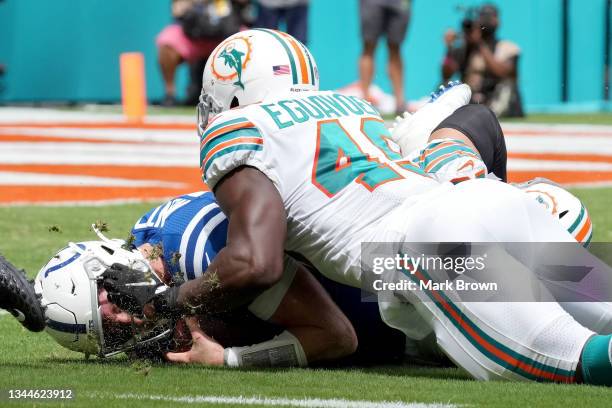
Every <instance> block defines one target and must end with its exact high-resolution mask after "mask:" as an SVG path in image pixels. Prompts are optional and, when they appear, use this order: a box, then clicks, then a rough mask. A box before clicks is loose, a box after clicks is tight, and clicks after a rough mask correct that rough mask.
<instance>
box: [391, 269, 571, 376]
mask: <svg viewBox="0 0 612 408" xmlns="http://www.w3.org/2000/svg"><path fill="white" fill-rule="evenodd" d="M419 271H420V272H421V273H422V274H423V275H424V276H425V278H426V279H429V280H431V281H434V280H433V279H431V277H430V276H429V275H428V274H427V272H425V271H424V270H422V269H420V270H419ZM402 272H403V273H404V274H405V275H406V276H408V277H409V278H410V279H412V280H413V281H415V282H416V283H417V284H418V282H419V281H418V278H417V277H416V276H414V275H412V274H411V273H410V272H409V271H408V272H406V271H405V270H404V271H402ZM434 282H435V281H434ZM423 290H424V291H425V293H426V294H427V296H428V297H429V298H430V299H431V300H432V301H433V302H434V304H435V305H436V306H437V307H438V308H439V309H440V310H441V311H442V313H444V315H445V316H446V317H447V318H448V319H449V320H450V321H451V322H452V323H453V325H454V326H455V327H456V328H457V329H459V331H461V333H462V334H463V335H464V336H465V338H466V339H467V340H468V341H469V342H470V343H471V344H472V345H473V346H474V347H476V348H477V349H478V350H479V351H480V352H481V353H483V354H484V355H486V356H487V357H488V358H489V359H491V360H492V361H495V362H496V363H497V364H499V365H500V366H502V367H505V368H507V369H509V370H511V371H513V372H515V373H517V374H519V375H521V376H523V377H526V378H530V379H532V380H543V378H541V377H539V376H537V375H535V374H532V373H529V372H527V371H525V370H523V369H522V368H519V367H516V366H514V365H511V364H509V363H507V362H506V361H504V360H502V359H501V358H499V357H497V356H496V355H495V354H493V353H491V352H490V351H488V350H486V349H484V348H483V347H482V346H481V345H480V343H478V341H477V340H476V339H475V338H473V337H472V335H470V334H469V333H468V332H467V331H466V330H465V329H464V328H463V327H462V326H461V324H460V323H459V322H457V321H456V320H455V319H454V317H453V316H452V315H451V314H450V313H449V312H448V311H447V310H446V309H444V307H442V305H441V304H440V303H439V301H437V300H436V299H435V297H434V296H433V294H431V291H429V290H426V289H423ZM436 292H438V294H439V295H440V296H441V297H442V298H443V299H444V301H445V302H446V303H448V304H449V306H450V307H451V309H453V311H454V312H455V313H456V314H457V315H459V318H460V319H461V321H463V322H465V323H466V324H467V325H468V326H470V328H471V329H472V330H474V331H475V332H476V333H477V334H478V335H479V336H480V337H482V338H483V339H484V340H485V341H486V342H487V343H489V344H491V345H492V346H494V347H495V348H497V349H499V350H501V351H503V352H504V353H505V354H507V355H509V356H511V357H513V358H514V359H516V360H518V361H521V362H523V363H525V364H527V365H529V366H531V367H534V368H537V369H539V370H542V371H546V372H548V373H551V374H555V375H561V376H566V377H569V378H573V377H574V375H575V373H576V372H575V371H574V370H571V371H568V370H564V369H560V368H557V367H552V366H548V365H546V364H544V363H540V362H538V361H535V360H532V359H531V358H529V357H527V356H524V355H522V354H519V353H517V352H516V351H514V350H512V349H510V348H509V347H507V346H505V345H504V344H502V343H499V342H498V341H497V340H495V339H494V338H492V337H490V336H489V335H488V334H486V333H485V332H484V331H482V330H481V329H480V328H479V327H478V326H477V325H476V324H475V323H474V322H473V321H472V320H470V318H469V317H467V316H466V315H465V314H464V313H463V312H462V311H461V310H459V308H457V306H456V305H455V304H454V303H453V302H452V301H451V300H450V299H449V298H448V297H447V296H446V295H445V294H444V292H442V291H436Z"/></svg>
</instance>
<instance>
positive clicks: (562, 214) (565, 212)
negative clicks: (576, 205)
mask: <svg viewBox="0 0 612 408" xmlns="http://www.w3.org/2000/svg"><path fill="white" fill-rule="evenodd" d="M568 212H569V210H565V211H562V212H561V213H560V214H559V219H561V218H563V217H564V216H565V215H566V214H567V213H568Z"/></svg>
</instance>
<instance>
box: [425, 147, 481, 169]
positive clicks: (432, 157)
mask: <svg viewBox="0 0 612 408" xmlns="http://www.w3.org/2000/svg"><path fill="white" fill-rule="evenodd" d="M428 150H429V149H428ZM453 152H467V153H471V154H473V155H474V156H476V157H478V153H476V152H475V151H474V150H472V149H470V148H469V147H467V146H465V145H463V146H460V145H451V146H447V147H443V148H441V149H440V150H437V151H435V152H433V153H431V154H426V155H425V160H424V162H423V165H424V166H425V167H426V166H427V165H428V164H430V163H431V162H433V161H434V160H436V159H437V158H438V157H441V156H444V155H445V154H448V153H453Z"/></svg>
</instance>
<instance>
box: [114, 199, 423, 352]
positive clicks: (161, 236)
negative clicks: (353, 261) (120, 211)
mask: <svg viewBox="0 0 612 408" xmlns="http://www.w3.org/2000/svg"><path fill="white" fill-rule="evenodd" d="M227 229H228V220H227V218H226V217H225V215H224V214H223V212H221V210H220V209H219V207H218V205H217V203H216V201H215V199H214V195H213V194H212V193H210V192H196V193H192V194H188V195H183V196H181V197H177V198H175V199H172V200H169V201H168V202H166V203H164V204H161V205H160V206H158V207H155V208H153V209H151V210H150V211H149V212H147V213H146V214H145V215H143V216H142V217H141V218H140V219H139V220H138V221H137V222H136V224H135V225H134V227H133V228H132V231H131V234H132V240H133V244H134V245H135V246H136V247H137V248H138V249H139V250H140V251H141V252H143V253H145V254H147V258H148V260H149V263H150V264H151V265H152V267H153V268H154V269H155V270H156V271H157V273H158V274H159V275H160V277H162V278H163V280H164V281H166V282H170V281H185V280H187V281H189V280H193V279H196V278H198V277H200V276H202V275H203V274H204V273H206V271H207V270H208V265H209V264H210V262H211V261H212V260H213V259H214V258H215V257H216V256H217V254H218V252H219V251H220V250H221V249H222V248H224V247H225V246H226V243H227ZM294 255H295V256H296V257H298V259H299V256H298V255H297V254H294ZM301 264H302V265H301V267H302V268H307V269H308V270H309V271H310V272H311V273H312V274H313V276H314V277H315V278H316V279H317V280H318V281H319V283H320V284H321V285H322V286H323V288H324V289H325V290H326V291H327V293H328V294H329V295H330V296H331V298H332V300H333V301H334V302H335V303H336V305H337V306H338V307H339V308H340V310H341V311H342V312H343V313H344V314H345V315H346V316H347V317H348V319H349V320H350V322H351V324H352V325H353V327H354V330H355V332H356V334H357V339H358V342H357V343H358V350H357V351H356V353H355V354H353V355H351V356H350V357H349V356H343V355H340V354H342V353H335V354H336V357H335V358H334V359H338V358H340V357H347V358H345V359H343V362H344V363H351V364H369V363H378V364H381V363H386V362H392V361H398V360H401V359H403V356H404V352H405V350H406V338H405V336H404V335H403V334H402V333H401V332H399V331H397V330H395V329H392V328H390V327H389V326H387V325H385V324H384V323H383V322H382V320H381V318H380V315H379V313H378V305H377V303H376V302H371V301H370V302H368V301H363V299H362V298H363V295H362V293H361V291H360V290H359V289H356V288H351V287H348V286H345V285H341V284H338V283H336V282H334V281H332V280H330V279H327V278H325V277H324V276H323V275H321V274H320V273H318V271H316V270H315V269H314V268H313V267H312V266H311V265H309V264H308V263H307V261H305V260H303V259H302V262H301ZM209 273H210V272H209ZM302 273H306V272H305V271H301V272H300V274H302ZM300 279H303V280H304V281H307V282H309V279H310V278H305V277H300ZM310 284H311V285H313V286H315V285H314V284H313V283H310ZM301 286H302V287H303V286H304V284H301ZM303 290H307V288H303ZM290 294H291V293H290ZM324 300H325V299H324ZM312 301H313V305H314V301H315V299H312ZM322 306H323V304H318V305H317V306H316V307H317V310H320V311H321V313H322V314H323V315H326V314H328V313H330V314H332V315H333V314H334V313H337V312H336V309H335V308H331V312H327V311H325V310H322V309H321V307H322ZM293 307H294V308H295V307H296V305H293ZM116 313H117V315H118V316H125V314H121V312H118V311H117V312H116ZM109 314H111V315H112V313H109ZM208 319H209V320H208V321H206V320H205V319H203V316H202V319H201V320H200V324H201V325H202V326H204V327H203V329H204V332H206V335H207V336H206V337H202V336H201V335H200V333H201V330H198V329H197V328H194V327H193V324H191V325H190V328H191V329H194V330H195V331H196V332H197V334H196V338H195V339H194V340H195V341H196V343H197V342H200V343H201V344H196V347H194V348H193V351H190V352H187V353H183V354H169V355H168V358H169V359H170V360H172V361H202V359H206V361H210V357H209V356H204V355H203V356H201V357H198V356H197V353H199V352H200V351H201V350H206V351H207V352H209V351H210V348H212V347H213V346H212V344H211V343H210V340H209V339H210V338H211V337H214V338H215V339H217V340H219V339H223V340H224V341H225V343H226V344H224V345H227V344H231V343H232V342H233V341H236V338H238V339H240V341H241V342H243V343H244V342H246V343H254V342H256V341H258V340H259V339H261V338H263V337H265V336H266V335H268V336H270V335H271V333H273V332H274V331H273V330H271V329H272V328H271V327H270V326H269V325H266V324H264V323H263V322H262V321H261V320H257V319H253V318H252V314H245V313H240V314H239V315H238V316H236V315H235V314H231V315H229V314H224V315H222V316H220V317H219V318H218V319H217V321H218V320H221V319H222V320H223V322H222V323H223V324H222V325H221V328H219V325H215V324H212V322H211V321H210V316H209V317H208ZM292 319H293V320H292V321H287V320H284V321H283V322H284V326H285V328H286V329H287V330H289V331H291V330H292V327H295V326H300V325H306V324H319V325H322V326H325V325H327V327H326V332H325V334H324V336H328V335H330V336H332V337H333V336H337V337H341V336H343V335H342V334H341V333H337V332H339V331H341V330H343V329H342V328H335V327H334V324H333V322H332V324H330V322H328V321H325V320H321V319H319V316H317V318H316V319H315V320H316V321H315V322H310V321H300V320H303V316H302V315H301V314H297V313H292ZM116 320H118V321H121V320H120V319H116ZM272 320H273V321H274V322H275V323H279V319H272ZM338 320H340V321H342V319H338ZM124 321H125V319H124ZM230 326H231V327H230ZM192 331H193V330H192ZM249 334H250V335H251V336H250V337H249ZM253 334H256V336H253ZM320 336H321V335H320ZM344 336H346V334H345V335H344ZM319 340H320V341H321V343H322V344H328V345H329V346H330V347H338V345H334V344H333V342H332V341H331V340H332V339H330V341H329V342H325V341H324V337H323V338H322V337H319ZM221 343H223V341H221ZM203 344H208V346H209V347H203ZM383 344H384V345H385V346H384V347H380V346H381V345H383ZM340 347H342V343H341V344H340ZM203 354H205V353H203ZM328 354H329V355H332V354H334V353H333V351H332V350H330V351H329V352H328ZM419 358H420V359H423V358H424V356H423V355H421V356H420V357H419ZM312 360H313V359H312V358H309V361H310V362H313V361H312ZM328 360H329V359H328ZM315 361H316V360H315Z"/></svg>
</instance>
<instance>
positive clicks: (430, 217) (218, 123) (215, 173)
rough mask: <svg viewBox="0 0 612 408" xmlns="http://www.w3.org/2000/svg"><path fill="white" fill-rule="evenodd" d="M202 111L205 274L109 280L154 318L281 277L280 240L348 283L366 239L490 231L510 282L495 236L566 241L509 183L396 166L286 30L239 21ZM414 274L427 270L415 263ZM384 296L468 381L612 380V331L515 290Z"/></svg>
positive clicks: (517, 258) (516, 264)
mask: <svg viewBox="0 0 612 408" xmlns="http://www.w3.org/2000/svg"><path fill="white" fill-rule="evenodd" d="M458 88H459V87H458ZM231 108H235V109H231ZM199 111H200V118H201V119H200V121H199V128H200V134H201V154H200V158H201V166H202V172H203V175H204V179H205V181H206V182H207V184H208V185H209V187H210V188H211V189H213V190H214V192H215V195H216V197H217V200H218V201H219V204H220V206H221V208H222V209H223V211H224V212H225V213H226V214H227V216H228V217H229V228H228V242H227V246H226V247H225V248H224V249H222V250H221V251H220V252H219V254H218V256H217V257H216V258H215V259H214V260H213V261H212V262H211V264H210V266H209V269H210V270H212V271H213V272H214V273H216V274H217V276H218V282H216V284H215V285H212V284H211V283H210V282H207V281H206V280H205V279H201V278H199V279H195V280H193V281H190V282H187V283H185V284H183V285H180V286H177V287H175V288H173V289H172V290H168V291H165V292H164V293H163V294H161V295H153V294H151V296H150V297H149V298H147V297H146V296H142V295H141V294H138V293H136V291H135V290H134V289H133V288H132V286H131V285H130V283H129V282H125V280H124V281H121V280H117V279H115V278H114V277H113V276H107V279H106V281H105V283H104V285H105V287H106V288H107V289H108V290H109V291H110V292H111V293H112V294H113V296H114V297H115V298H117V299H121V298H124V299H129V300H130V301H132V302H134V303H136V304H139V305H141V306H142V305H144V304H145V303H147V302H149V301H153V303H154V304H155V309H156V312H158V313H161V314H163V313H165V312H167V311H168V310H181V311H183V312H187V313H189V312H191V313H193V312H195V311H197V310H202V309H205V310H206V309H207V308H213V309H214V308H218V307H221V306H222V305H223V306H225V307H235V306H237V305H240V304H244V303H246V302H249V301H250V300H251V299H253V297H255V296H256V295H257V294H258V293H261V292H262V291H263V290H265V289H266V288H268V287H270V286H271V285H273V284H275V283H276V282H278V281H279V280H280V279H281V277H282V270H283V266H282V265H283V254H284V250H292V251H295V252H298V253H300V254H301V255H302V256H304V257H306V258H307V259H308V260H309V261H310V262H311V263H312V264H313V265H314V266H315V267H316V268H317V269H319V270H320V271H321V272H322V273H324V274H325V275H327V276H328V277H330V278H332V279H334V280H336V281H338V282H341V283H345V284H348V285H352V286H356V287H359V286H361V285H362V283H363V281H364V280H366V278H368V275H370V274H371V272H372V271H371V269H370V268H369V265H365V266H364V267H363V268H362V265H361V262H360V261H361V246H362V243H364V242H398V243H400V244H401V245H403V244H404V243H410V242H434V243H437V242H497V243H499V245H498V246H499V248H500V250H501V251H502V253H504V254H507V261H508V263H507V267H508V270H509V271H511V273H512V275H513V278H515V279H516V280H521V279H525V280H526V281H530V280H532V278H533V273H532V272H531V271H530V270H529V269H528V267H527V266H525V265H529V262H527V261H526V259H525V258H528V257H530V256H532V255H533V254H528V253H522V252H521V251H517V248H518V247H517V246H514V245H510V244H506V243H510V242H572V241H573V238H572V236H571V235H569V234H568V232H567V231H565V230H564V229H563V228H562V227H561V226H560V225H559V224H558V223H555V221H554V220H553V219H552V218H550V217H544V216H542V214H543V213H544V212H543V210H542V208H540V206H539V205H538V204H537V203H536V202H534V201H533V200H532V199H530V198H529V197H528V196H527V195H526V194H524V193H523V192H521V191H519V190H518V189H516V188H514V187H512V186H509V185H507V184H505V183H499V182H497V181H493V180H487V179H476V180H468V181H466V182H463V183H460V184H457V185H453V184H452V183H439V182H438V181H436V180H435V179H433V178H432V177H430V176H428V175H427V174H426V173H425V172H423V171H422V169H421V168H419V167H418V166H416V165H414V164H413V163H410V162H398V161H397V160H398V159H400V157H399V154H398V153H397V152H394V151H393V150H392V148H391V147H392V145H391V144H390V143H389V142H388V141H389V139H390V138H391V136H390V134H389V132H388V130H387V129H386V128H385V127H384V124H383V122H382V120H381V118H380V116H379V114H378V112H377V111H376V109H374V108H373V107H372V106H371V105H370V104H368V103H367V102H365V101H363V100H361V99H359V98H350V97H346V96H343V95H340V94H337V93H334V92H324V91H323V92H320V91H318V71H317V69H316V65H315V63H314V59H313V57H312V55H311V54H310V52H309V51H308V50H307V49H306V47H304V46H303V45H302V44H300V43H299V42H297V41H296V40H295V39H293V38H292V37H290V36H288V35H286V34H284V33H281V32H278V31H271V30H263V29H258V30H249V31H245V32H241V33H238V34H235V35H234V36H231V37H229V38H228V39H226V40H225V41H223V42H222V43H221V44H220V45H219V46H218V47H217V49H216V50H215V51H214V52H213V54H212V56H211V58H210V59H209V60H208V63H207V66H206V68H205V71H204V77H203V94H202V97H201V104H200V106H199ZM211 113H212V114H216V115H217V116H215V117H214V118H212V120H209V119H210V118H209V115H210V114H211ZM441 130H442V129H440V130H439V131H441ZM485 199H486V202H485ZM521 248H522V249H524V246H523V247H521ZM401 250H402V251H409V248H407V247H406V246H402V247H401ZM404 253H405V252H404ZM394 272H395V273H397V274H405V271H402V270H400V271H397V270H396V271H394ZM508 273H510V272H508ZM412 275H413V278H414V279H417V280H418V281H419V282H432V281H433V279H432V278H431V277H429V276H428V274H427V271H424V270H420V269H419V270H416V269H415V270H414V274H412ZM386 278H389V279H391V280H394V279H395V278H396V276H392V275H391V276H387V277H386ZM534 285H536V286H537V283H534ZM539 289H540V288H539ZM394 295H395V296H396V301H395V302H387V303H390V304H381V312H382V314H383V318H384V319H385V320H386V321H387V323H388V324H390V325H395V326H396V327H397V328H399V329H402V330H406V331H410V329H411V328H410V327H406V326H405V322H406V320H405V319H403V313H402V311H404V310H406V311H407V312H408V309H404V305H411V304H412V305H414V308H415V309H416V311H417V313H418V314H419V316H420V317H421V318H422V319H423V321H424V322H425V324H426V325H427V326H428V327H429V328H431V329H432V330H433V331H434V332H435V334H436V337H437V342H438V345H439V346H440V347H441V349H442V350H443V351H444V352H445V353H446V354H447V355H448V357H449V358H451V359H452V360H453V361H454V362H455V363H457V364H458V365H459V366H460V367H462V368H464V369H465V370H466V371H468V372H469V373H470V374H471V375H472V376H474V377H475V378H478V379H512V380H534V381H557V382H567V383H573V382H585V383H589V384H607V385H610V384H612V362H611V361H610V355H609V353H608V350H609V348H610V340H611V336H609V335H607V336H604V335H597V334H596V333H594V332H593V331H591V330H589V329H587V328H585V327H584V326H582V325H580V324H579V323H578V322H577V321H575V320H574V319H573V318H572V317H571V316H570V315H569V314H568V313H567V312H566V311H565V310H563V308H562V307H561V306H560V305H559V304H558V303H556V302H554V301H548V302H539V303H538V302H536V301H535V300H536V299H537V298H534V300H533V301H531V298H530V297H529V296H530V295H529V294H528V295H527V298H526V299H527V300H528V301H525V302H512V303H511V302H460V303H457V302H455V301H454V300H453V299H454V294H453V293H451V291H450V290H448V291H447V290H444V289H440V290H438V289H431V290H430V289H426V290H423V291H421V292H411V291H396V292H395V293H394Z"/></svg>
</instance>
